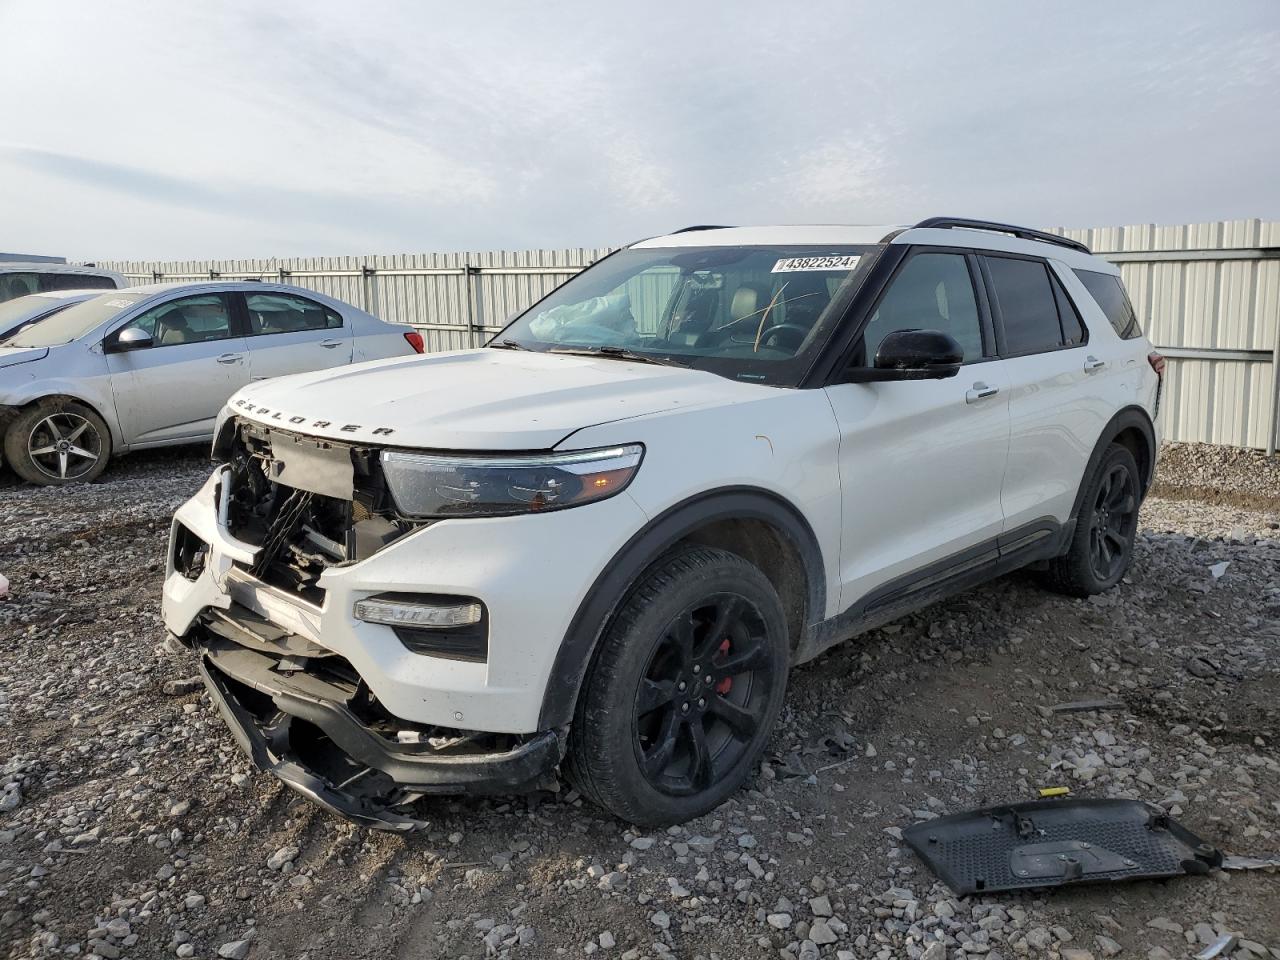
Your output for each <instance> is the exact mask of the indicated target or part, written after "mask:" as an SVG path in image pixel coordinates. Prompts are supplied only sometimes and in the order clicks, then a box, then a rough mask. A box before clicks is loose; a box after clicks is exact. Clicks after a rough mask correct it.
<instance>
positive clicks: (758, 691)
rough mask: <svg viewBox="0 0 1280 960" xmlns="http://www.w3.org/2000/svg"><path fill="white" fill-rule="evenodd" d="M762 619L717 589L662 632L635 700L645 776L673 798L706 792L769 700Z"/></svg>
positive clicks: (738, 753) (736, 756)
mask: <svg viewBox="0 0 1280 960" xmlns="http://www.w3.org/2000/svg"><path fill="white" fill-rule="evenodd" d="M768 644H769V639H768V637H767V628H766V625H765V621H764V618H763V617H762V616H761V614H760V612H759V610H757V609H756V607H755V605H754V604H752V603H751V601H750V600H748V599H747V598H746V597H743V596H739V595H736V594H729V593H724V594H718V595H716V596H714V597H708V598H706V599H705V600H702V601H698V602H696V603H694V604H691V605H690V606H688V607H686V608H685V609H684V610H682V611H681V612H680V613H679V614H678V615H677V616H676V617H675V618H673V619H672V621H671V622H670V623H669V624H668V625H667V628H666V630H664V631H663V634H662V637H661V639H660V640H659V642H658V645H657V647H656V648H655V649H654V651H653V654H652V656H651V657H650V658H649V664H648V667H647V668H646V670H645V673H644V677H643V678H642V679H641V681H640V687H639V690H638V691H637V692H636V697H635V708H634V710H635V726H636V741H635V748H636V750H637V752H638V760H639V763H640V768H641V770H642V771H643V772H644V776H645V779H646V780H648V781H649V783H650V784H652V785H653V786H654V787H655V788H656V789H658V790H660V791H662V792H663V793H667V794H670V795H672V796H688V795H690V794H695V793H698V792H700V791H702V790H705V789H707V788H708V787H709V786H710V785H711V784H713V783H714V782H715V781H716V780H717V779H719V778H720V777H722V776H723V775H724V773H725V771H726V770H729V769H732V768H733V766H734V765H735V764H736V763H737V762H738V760H740V759H741V757H742V755H743V753H744V752H745V751H746V750H747V748H748V746H749V745H750V744H751V742H752V740H753V739H754V738H755V735H756V733H757V732H758V731H759V729H760V725H761V724H762V723H763V722H764V719H765V715H766V713H767V710H768V706H769V702H770V693H771V686H772V683H773V675H772V673H771V672H770V666H771V663H772V657H771V656H770V655H769V649H768Z"/></svg>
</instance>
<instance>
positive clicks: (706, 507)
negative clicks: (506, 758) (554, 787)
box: [539, 487, 826, 730]
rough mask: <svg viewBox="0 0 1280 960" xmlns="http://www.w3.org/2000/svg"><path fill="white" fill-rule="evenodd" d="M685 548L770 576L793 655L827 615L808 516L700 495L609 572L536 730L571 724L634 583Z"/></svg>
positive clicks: (776, 502) (585, 609)
mask: <svg viewBox="0 0 1280 960" xmlns="http://www.w3.org/2000/svg"><path fill="white" fill-rule="evenodd" d="M681 543H690V544H698V545H700V546H716V547H722V548H724V549H726V550H729V551H730V552H732V553H736V554H738V555H739V556H743V557H744V558H745V559H746V560H748V561H750V562H751V563H753V564H755V565H756V566H757V567H759V568H760V569H761V571H762V572H763V573H764V574H765V576H767V577H768V578H769V580H770V582H771V583H773V585H774V588H775V589H776V590H777V591H778V594H779V596H780V597H781V598H782V601H783V606H784V609H785V610H786V612H787V621H788V629H789V632H790V634H791V636H790V639H791V644H792V648H793V651H794V650H795V649H796V648H797V646H799V645H800V644H801V643H802V641H803V638H804V636H805V635H806V633H807V629H808V626H809V624H810V623H811V622H812V621H814V620H819V619H821V618H822V616H823V615H824V613H825V610H826V572H825V565H824V562H823V557H822V550H821V548H820V546H819V544H818V539H817V537H816V536H815V535H814V533H813V529H812V527H810V525H809V523H808V521H807V520H806V519H805V518H804V515H803V514H801V512H800V511H799V510H798V509H797V508H796V507H795V506H794V505H793V504H791V503H790V502H788V501H787V500H785V499H784V498H782V497H780V496H778V495H777V494H774V493H771V492H769V491H767V490H763V489H760V488H756V487H731V488H723V489H719V490H714V491H710V492H707V493H702V494H698V495H697V496H694V497H691V498H689V499H688V500H685V501H682V502H681V503H678V504H676V505H675V506H673V507H671V508H669V509H668V510H666V511H664V512H663V513H661V514H659V515H658V516H657V517H655V518H653V519H652V520H650V521H649V523H647V524H646V525H645V526H644V527H643V528H641V530H640V531H638V532H637V533H636V534H635V535H634V536H633V537H632V538H631V539H630V540H628V541H627V543H626V544H624V545H623V547H622V548H621V549H620V550H619V551H618V552H617V553H616V554H615V555H614V556H613V557H612V559H610V561H609V562H608V563H607V564H606V565H605V567H604V571H603V572H602V573H601V574H600V575H599V576H598V577H597V578H596V580H595V582H594V583H593V584H592V585H591V588H590V589H589V590H588V591H587V594H586V596H585V597H584V598H583V600H582V602H581V603H579V605H578V609H577V611H576V612H575V613H574V617H573V620H572V621H571V622H570V624H569V629H568V630H567V631H566V632H565V635H564V637H563V638H562V639H561V642H560V648H559V650H558V651H557V653H556V659H555V662H554V664H553V665H552V669H551V675H550V677H549V678H548V680H547V686H546V690H545V691H544V693H543V697H542V709H541V711H540V713H539V729H543V730H546V729H551V728H554V727H560V726H563V725H565V724H568V723H569V722H571V721H572V719H573V713H574V707H575V704H576V702H577V698H578V693H579V690H580V689H581V686H582V681H583V677H584V676H585V675H586V672H587V668H588V666H589V665H590V663H591V658H592V656H593V655H594V653H595V650H596V646H597V644H598V643H599V641H600V638H601V637H602V636H603V635H604V632H605V630H606V629H607V628H608V626H609V624H610V623H612V621H613V618H614V616H615V615H616V613H617V612H618V610H619V609H620V607H621V605H622V602H623V600H624V599H625V597H626V596H627V594H628V592H629V591H630V589H631V586H632V585H633V584H634V583H635V581H636V579H637V578H638V577H639V576H640V575H641V574H642V573H643V572H644V571H645V570H646V569H647V568H648V567H649V566H650V565H652V564H653V563H654V561H656V560H657V559H658V558H660V557H661V556H663V555H664V554H665V553H667V552H668V551H669V550H671V549H672V548H673V547H675V546H677V545H678V544H681Z"/></svg>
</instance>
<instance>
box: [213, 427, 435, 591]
mask: <svg viewBox="0 0 1280 960" xmlns="http://www.w3.org/2000/svg"><path fill="white" fill-rule="evenodd" d="M380 453H381V450H380V449H379V448H377V447H367V446H355V445H349V444H342V443H335V442H333V441H329V440H318V439H314V438H311V437H303V436H300V435H298V434H294V433H290V432H288V431H284V430H276V429H274V428H272V427H267V426H263V425H262V424H258V423H253V422H250V421H246V420H236V421H234V422H233V423H231V424H229V425H228V426H227V427H226V428H225V429H224V431H223V433H222V435H221V436H220V437H219V438H218V440H217V443H216V445H215V447H214V455H215V457H217V458H218V459H220V460H222V461H224V462H225V463H227V464H228V465H229V466H230V468H231V474H230V481H229V482H230V489H229V491H228V496H227V525H228V528H229V529H230V531H231V533H232V534H233V535H235V537H236V538H237V539H240V540H243V541H244V542H245V543H248V544H252V545H253V546H255V547H259V548H260V550H259V552H258V555H257V557H256V558H255V560H254V563H253V566H252V567H251V568H249V572H250V573H251V574H252V575H253V576H255V577H257V578H258V579H259V580H262V581H263V582H264V583H269V584H271V585H272V586H274V587H278V588H280V589H283V590H286V591H288V592H290V593H294V594H297V595H299V596H301V598H302V599H304V600H307V601H308V602H311V603H316V604H318V603H320V602H321V601H322V600H323V595H324V593H323V591H322V590H321V589H320V587H319V585H318V581H319V579H320V575H321V574H322V573H323V572H324V571H325V570H326V569H327V568H328V567H331V566H335V565H340V564H344V563H353V562H356V561H359V560H364V559H367V558H368V557H371V556H373V554H375V553H376V552H377V551H379V550H381V549H382V548H383V547H384V546H386V545H387V544H389V543H392V542H393V541H395V540H397V539H399V538H400V537H402V536H404V535H405V534H406V533H409V532H410V531H412V530H414V529H417V528H419V527H422V526H424V525H425V522H424V521H410V520H405V519H403V518H401V517H399V516H398V515H397V514H396V511H395V506H394V503H393V502H392V499H391V496H390V494H389V493H388V492H387V488H386V485H385V483H384V482H383V479H382V472H381V468H380V465H379V460H378V457H379V454H380Z"/></svg>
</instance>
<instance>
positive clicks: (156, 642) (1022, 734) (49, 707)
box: [0, 447, 1280, 960]
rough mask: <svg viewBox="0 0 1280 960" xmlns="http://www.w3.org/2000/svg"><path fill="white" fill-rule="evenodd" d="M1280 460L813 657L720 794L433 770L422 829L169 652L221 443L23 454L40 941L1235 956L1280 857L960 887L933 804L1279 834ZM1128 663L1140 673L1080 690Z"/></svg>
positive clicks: (14, 755) (25, 799)
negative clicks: (262, 733) (1122, 810)
mask: <svg viewBox="0 0 1280 960" xmlns="http://www.w3.org/2000/svg"><path fill="white" fill-rule="evenodd" d="M1267 469H1271V470H1272V471H1273V472H1271V473H1267V472H1266V470H1267ZM1274 469H1275V468H1274V466H1267V465H1263V466H1259V465H1258V458H1256V457H1253V456H1251V455H1236V454H1232V453H1230V452H1221V451H1213V450H1210V449H1208V448H1185V447H1183V448H1174V449H1172V450H1171V451H1170V453H1169V455H1168V456H1167V457H1166V458H1165V461H1164V463H1163V465H1162V467H1161V477H1160V482H1161V486H1160V488H1159V489H1160V491H1161V493H1162V494H1164V496H1163V497H1161V498H1153V499H1151V500H1149V501H1148V503H1147V505H1146V507H1145V508H1144V513H1143V529H1142V532H1141V534H1140V538H1139V542H1138V550H1137V558H1136V561H1135V563H1134V566H1133V568H1132V571H1131V573H1130V576H1129V578H1128V579H1127V580H1126V581H1125V582H1124V584H1123V585H1122V586H1121V587H1120V588H1119V589H1117V590H1115V591H1112V592H1111V593H1109V594H1107V595H1105V596H1102V597H1097V598H1094V599H1093V600H1091V601H1075V600H1068V599H1064V598H1062V597H1058V596H1055V595H1053V594H1050V593H1047V592H1045V591H1043V590H1042V589H1040V588H1039V587H1038V586H1037V584H1036V582H1035V581H1034V580H1033V579H1032V578H1031V577H1029V576H1027V575H1014V576H1010V577H1006V578H1004V579H1001V580H999V581H997V582H995V583H992V584H989V585H987V586H985V587H983V588H981V589H978V590H975V591H973V592H970V593H967V594H964V595H961V596H958V597H956V598H954V599H952V600H949V601H947V602H945V603H942V604H940V605H937V606H935V607H933V608H931V609H929V610H927V611H925V612H923V613H921V614H919V615H916V616H912V617H908V618H905V619H903V620H901V621H898V622H896V623H893V624H890V625H889V626H887V627H885V628H883V629H881V630H877V631H874V632H873V633H870V634H868V635H866V636H865V637H863V638H861V639H860V640H858V641H855V642H853V643H849V644H845V645H843V646H842V647H839V648H837V649H835V650H834V651H832V652H831V653H829V654H827V655H826V656H824V657H822V658H821V659H819V660H818V661H817V662H815V663H812V664H809V665H807V666H805V667H803V668H800V669H798V670H797V671H796V672H795V673H794V674H793V676H792V678H791V687H790V693H789V698H788V707H787V710H786V712H785V714H784V719H783V723H782V725H781V727H780V728H779V730H778V732H777V735H776V736H775V738H774V740H773V743H772V746H771V753H770V757H769V759H768V760H767V762H766V763H765V764H764V765H763V766H762V769H761V771H760V774H759V775H758V776H757V777H755V778H754V779H753V781H752V782H751V783H750V784H749V788H748V789H745V790H743V791H741V792H740V793H739V794H738V795H737V797H736V798H734V799H733V800H732V801H730V802H729V803H727V804H726V805H725V806H724V807H722V808H721V809H720V810H718V811H716V812H715V813H714V814H713V815H710V816H707V817H704V818H702V819H701V820H698V821H696V822H693V823H690V824H688V825H687V826H685V827H682V828H673V829H671V830H668V831H658V832H653V833H649V834H636V833H634V832H633V831H631V830H630V829H629V828H628V827H627V826H626V825H624V824H622V823H619V822H618V821H616V820H613V819H611V818H609V817H606V816H603V815H602V814H601V813H600V812H599V811H597V810H595V809H594V808H591V807H589V806H584V805H583V804H582V802H581V801H580V800H579V799H578V798H577V797H575V795H574V794H573V793H572V792H571V791H570V790H569V789H568V788H567V787H565V788H563V789H562V790H561V792H560V793H559V794H555V795H553V794H543V795H537V796H532V797H519V798H509V799H502V798H499V799H458V800H452V801H449V800H437V801H433V802H430V803H424V804H422V805H421V810H420V812H421V813H422V814H423V815H424V816H426V817H427V818H428V819H429V820H430V821H431V822H432V825H433V826H432V828H431V830H430V831H428V832H425V833H422V834H418V835H415V836H412V837H395V836H389V835H386V834H377V833H369V832H364V831H361V830H359V829H356V828H353V827H351V826H350V825H348V824H346V823H344V822H342V821H340V820H337V819H335V818H333V817H331V816H329V815H327V814H325V813H323V812H321V811H319V810H317V809H316V808H314V807H313V806H311V805H310V804H308V803H306V802H304V801H302V800H300V799H298V798H296V797H295V796H294V795H293V794H291V793H290V792H288V791H287V790H285V789H284V788H282V787H280V786H278V785H277V784H276V783H275V782H274V781H273V780H271V779H270V778H269V777H266V776H263V775H259V774H257V773H255V772H253V771H252V770H251V769H250V768H249V766H248V764H247V762H246V761H245V760H244V759H243V758H242V757H241V755H240V753H239V751H238V750H237V749H236V747H235V746H234V744H233V743H232V741H231V738H230V737H229V736H228V734H227V733H226V731H225V729H224V727H223V724H222V723H221V721H220V719H219V717H218V715H217V713H216V712H215V711H214V709H213V708H212V707H211V705H210V703H209V701H208V700H207V699H206V698H205V697H204V696H203V694H202V693H201V692H200V691H199V690H196V689H192V688H190V687H188V686H185V685H184V684H183V683H182V681H183V680H185V679H186V678H189V677H190V676H191V675H192V674H193V669H192V665H191V663H190V661H189V660H187V659H185V658H174V657H172V656H170V655H166V654H163V653H162V651H161V649H160V641H161V639H162V630H161V625H160V620H159V613H158V602H157V596H158V591H159V587H160V580H161V576H162V572H163V567H164V546H165V540H166V536H167V532H168V526H169V517H170V515H171V513H172V510H173V508H174V507H175V506H176V505H177V504H178V503H179V502H180V501H181V500H183V499H184V498H185V497H186V496H187V495H188V494H189V493H190V491H191V490H193V489H194V487H195V486H197V485H198V483H199V482H200V481H201V480H202V479H203V478H204V476H205V475H206V473H207V470H208V466H207V464H206V463H205V462H204V461H203V459H202V457H201V456H200V455H199V453H198V452H197V453H189V452H186V451H182V452H177V453H165V454H156V455H138V456H135V457H131V458H128V459H126V460H122V461H120V462H118V463H117V464H115V465H114V466H113V468H112V470H111V471H110V472H109V473H108V474H107V477H106V479H105V480H104V481H103V482H101V483H99V484H96V485H94V486H93V487H90V488H78V489H72V490H61V491H60V490H47V489H45V490H40V489H32V488H25V487H18V486H16V485H14V484H12V483H9V484H8V485H7V486H4V487H3V488H0V530H2V531H3V536H2V537H0V572H3V573H5V574H6V575H8V576H9V578H10V579H11V580H12V581H13V588H12V589H13V596H12V598H11V599H10V600H8V601H7V602H3V603H0V638H2V639H3V645H4V646H3V649H4V657H3V659H2V660H0V762H3V763H4V769H3V776H2V777H0V786H3V792H2V793H0V938H2V939H3V941H4V942H5V943H6V944H7V946H8V954H9V956H12V957H25V956H54V955H59V954H63V955H75V954H79V955H81V956H84V955H86V954H91V955H97V956H100V957H106V958H115V957H128V958H146V957H174V956H177V957H189V956H194V957H215V956H220V957H226V958H243V957H249V958H251V960H260V958H299V957H307V958H315V960H318V958H328V957H333V958H347V957H360V958H365V957H368V958H372V957H405V958H409V957H415V958H416V957H473V958H484V957H500V956H509V957H512V958H524V957H529V958H533V957H584V956H589V955H593V954H594V955H597V956H598V957H599V958H611V957H617V958H622V960H637V958H640V957H648V958H661V957H666V956H677V957H681V958H695V957H703V958H708V960H710V958H715V957H721V958H725V960H730V958H738V957H782V958H797V960H816V958H819V957H835V958H840V960H849V958H855V957H856V958H862V957H879V958H899V957H908V958H918V957H924V958H927V960H944V958H951V960H954V958H957V957H976V958H983V957H985V958H986V960H999V958H1004V960H1008V958H1012V957H1024V956H1025V957H1032V958H1042V957H1043V958H1060V960H1084V958H1088V957H1094V958H1102V957H1109V956H1122V957H1139V958H1168V957H1174V958H1182V957H1190V956H1192V955H1193V954H1194V953H1195V952H1197V951H1198V950H1199V949H1200V948H1201V947H1202V946H1203V943H1204V942H1205V941H1206V940H1209V939H1212V938H1213V936H1214V935H1215V934H1216V933H1218V932H1220V931H1230V932H1233V933H1236V934H1238V935H1239V936H1240V938H1241V946H1240V947H1239V948H1238V949H1237V950H1236V951H1235V953H1234V954H1233V955H1234V956H1235V957H1265V956H1268V955H1269V956H1271V957H1275V958H1280V875H1277V874H1275V873H1270V874H1268V873H1264V872H1251V873H1229V874H1228V873H1221V872H1218V873H1214V874H1211V875H1209V876H1206V877H1194V878H1193V877H1184V878H1179V879H1176V880H1172V881H1166V882H1141V883H1132V884H1126V885H1114V886H1106V885H1104V886H1094V887H1077V888H1074V889H1071V890H1066V891H1058V892H1052V893H1045V894H1041V895H1039V896H1033V895H1017V896H1013V895H1003V896H995V897H979V898H970V899H965V900H961V899H957V898H955V897H953V896H952V895H951V894H950V893H949V891H948V890H947V889H946V888H945V887H943V886H942V885H941V884H939V883H937V882H936V881H935V880H934V879H933V877H932V876H931V875H930V874H929V873H928V871H927V870H926V869H924V867H923V866H922V865H921V864H920V863H919V861H917V860H916V859H915V857H914V855H912V854H911V853H910V852H909V851H908V850H907V849H906V848H905V847H904V846H903V845H902V843H901V842H900V839H899V836H900V834H899V831H900V830H901V828H903V827H905V826H907V825H909V824H911V823H913V822H916V821H917V820H919V819H922V818H928V817H933V816H936V815H940V814H944V813H947V812H957V811H961V810H965V809H968V808H972V807H976V806H981V805H988V804H992V803H999V802H1005V801H1016V800H1020V799H1029V798H1033V797H1034V796H1035V793H1036V790H1037V788H1040V787H1044V786H1055V785H1066V786H1070V787H1071V789H1072V792H1073V794H1075V795H1077V796H1086V797H1109V796H1123V797H1137V798H1141V799H1144V800H1149V801H1153V802H1156V803H1160V804H1163V805H1164V806H1165V807H1166V808H1167V809H1168V810H1170V811H1171V812H1172V813H1173V814H1174V815H1175V816H1177V817H1178V818H1179V819H1180V820H1181V822H1182V823H1184V824H1185V825H1186V826H1187V827H1189V828H1190V829H1192V830H1194V831H1196V832H1198V833H1200V834H1201V835H1202V836H1204V837H1205V838H1207V839H1209V840H1210V841H1211V842H1213V843H1215V844H1218V845H1219V846H1221V847H1222V848H1223V849H1225V850H1227V851H1228V852H1231V853H1237V854H1249V853H1260V852H1268V851H1280V752H1277V749H1276V743H1277V741H1278V740H1280V657H1278V656H1277V654H1278V652H1280V577H1278V576H1277V573H1278V572H1280V530H1278V529H1277V528H1278V527H1280V483H1278V482H1277V479H1276V474H1275V473H1274ZM1206 487H1207V488H1211V489H1212V490H1213V491H1214V492H1215V496H1214V497H1213V498H1212V502H1210V503H1206V502H1203V499H1201V500H1196V501H1192V500H1180V499H1169V498H1168V497H1169V496H1171V495H1172V496H1178V495H1179V494H1180V493H1185V492H1187V491H1192V492H1195V491H1197V490H1202V489H1204V488H1206ZM1227 494H1230V496H1228V495H1227ZM1095 697H1108V698H1113V699H1115V700H1117V701H1119V702H1120V703H1121V704H1123V706H1119V707H1116V708H1114V709H1110V710H1107V711H1104V712H1087V713H1054V712H1053V711H1051V710H1050V709H1049V708H1050V707H1051V706H1052V705H1053V704H1056V703H1060V702H1064V701H1073V700H1081V699H1085V698H1095Z"/></svg>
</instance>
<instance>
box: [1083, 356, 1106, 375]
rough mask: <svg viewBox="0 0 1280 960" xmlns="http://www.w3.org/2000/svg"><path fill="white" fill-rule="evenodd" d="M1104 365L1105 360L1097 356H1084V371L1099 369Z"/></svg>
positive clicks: (1090, 371) (1089, 371)
mask: <svg viewBox="0 0 1280 960" xmlns="http://www.w3.org/2000/svg"><path fill="white" fill-rule="evenodd" d="M1106 365H1107V361H1105V360H1099V359H1098V358H1097V357H1095V356H1093V355H1092V354H1090V355H1089V356H1087V357H1085V358H1084V372H1085V373H1093V371H1095V370H1101V369H1102V368H1103V367H1105V366H1106Z"/></svg>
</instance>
